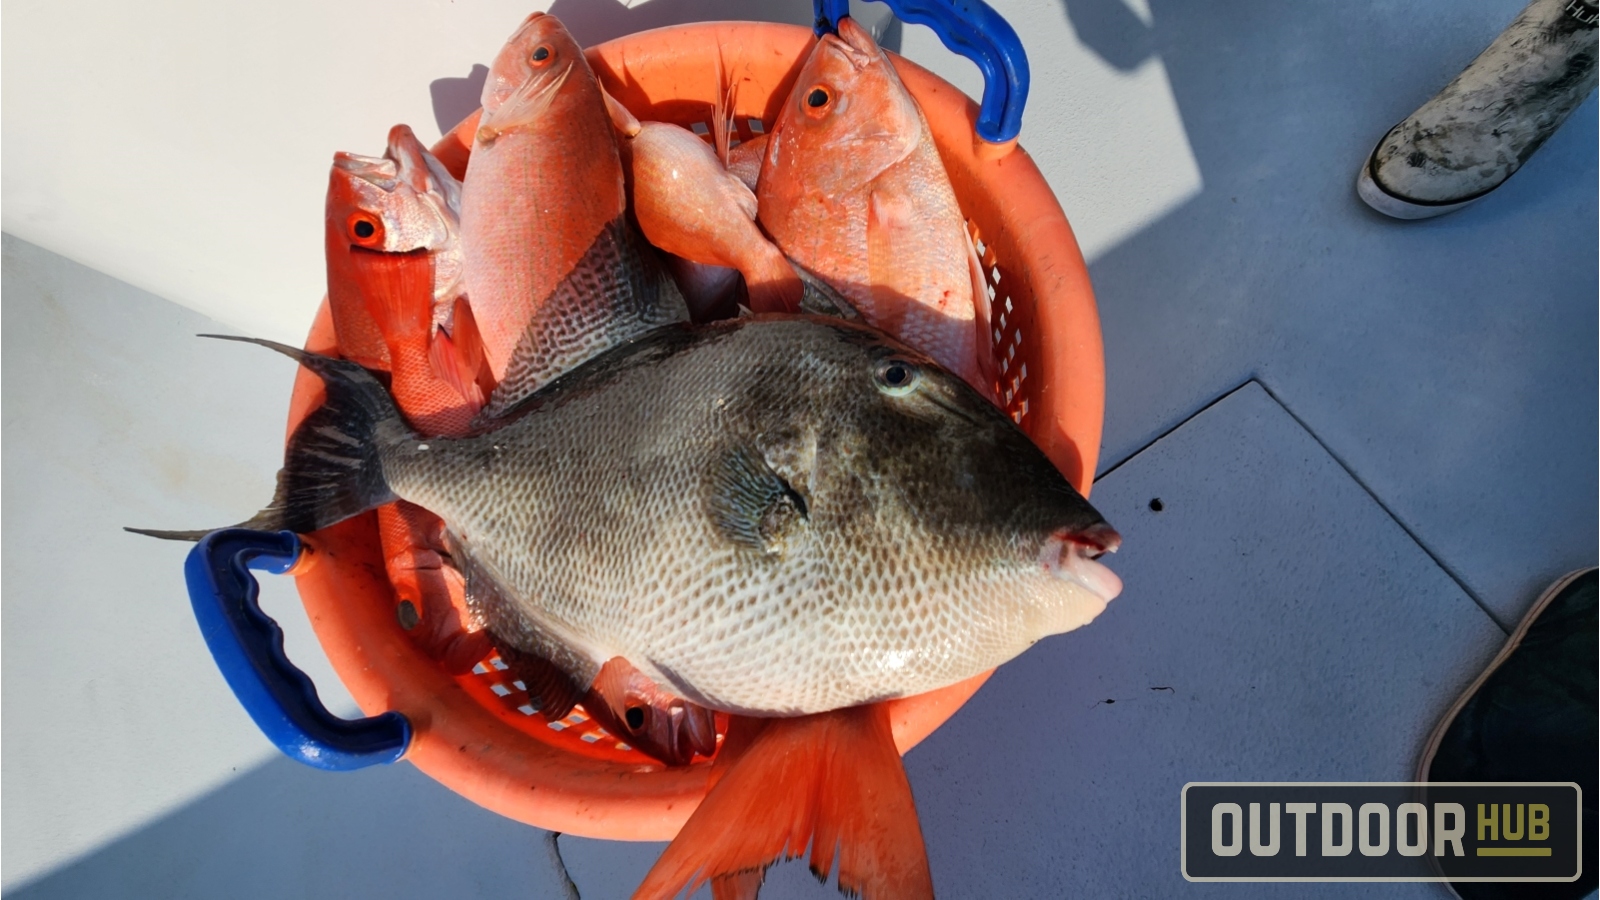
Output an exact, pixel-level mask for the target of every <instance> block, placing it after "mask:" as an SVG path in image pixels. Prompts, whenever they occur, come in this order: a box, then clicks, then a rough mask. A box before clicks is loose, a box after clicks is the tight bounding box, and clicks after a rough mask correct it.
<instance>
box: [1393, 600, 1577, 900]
mask: <svg viewBox="0 0 1600 900" xmlns="http://www.w3.org/2000/svg"><path fill="white" fill-rule="evenodd" d="M1596 582H1597V578H1596V570H1594V569H1584V570H1581V571H1578V572H1573V573H1571V574H1570V575H1567V576H1565V577H1564V578H1562V579H1560V580H1559V581H1557V582H1556V583H1555V584H1553V585H1551V586H1550V587H1549V589H1547V590H1546V591H1545V592H1544V593H1543V594H1542V595H1540V597H1539V599H1538V600H1537V601H1536V602H1535V603H1534V604H1533V608H1532V609H1530V610H1529V611H1528V614H1527V615H1526V616H1524V617H1523V618H1522V622H1521V623H1520V624H1519V625H1518V626H1517V630H1516V631H1514V632H1512V634H1511V638H1510V639H1509V640H1507V641H1506V644H1505V646H1504V647H1503V648H1501V650H1500V653H1499V655H1497V656H1496V657H1495V658H1494V660H1493V661H1492V662H1490V663H1489V667H1488V668H1487V669H1485V670H1484V672H1483V674H1482V675H1479V676H1478V678H1477V680H1476V681H1474V682H1472V685H1471V686H1470V687H1468V688H1467V690H1466V693H1464V694H1462V695H1461V698H1460V699H1458V700H1457V701H1456V702H1455V704H1454V705H1453V706H1451V707H1450V710H1449V712H1447V713H1445V716H1444V718H1443V720H1441V721H1440V723H1439V726H1438V727H1437V728H1435V729H1434V731H1433V734H1432V736H1430V737H1429V738H1428V743H1427V745H1426V747H1425V748H1424V749H1423V752H1422V764H1421V766H1420V771H1419V773H1418V777H1417V780H1418V781H1573V782H1577V784H1578V786H1579V787H1581V788H1582V789H1583V839H1584V847H1583V875H1582V877H1580V878H1579V879H1578V880H1577V881H1575V882H1559V883H1556V882H1550V883H1536V884H1514V883H1496V882H1462V883H1452V884H1451V885H1450V887H1451V889H1452V890H1454V891H1455V892H1456V895H1457V896H1458V897H1460V898H1462V900H1501V898H1506V900H1510V898H1533V900H1541V898H1548V900H1569V898H1570V900H1576V898H1579V897H1583V896H1585V895H1587V894H1588V893H1589V892H1591V891H1593V890H1594V889H1595V884H1596V877H1595V875H1596V868H1597V861H1596V851H1595V848H1596V840H1595V837H1596V834H1595V829H1596V828H1597V827H1600V820H1597V816H1596V804H1595V800H1596V797H1595V781H1596V778H1595V773H1596V760H1597V759H1600V718H1597V716H1600V708H1597V706H1596V691H1597V688H1600V672H1597V668H1596V667H1597V664H1600V663H1597V652H1596V646H1597V645H1596V638H1597V633H1600V629H1597V625H1596V615H1595V598H1596Z"/></svg>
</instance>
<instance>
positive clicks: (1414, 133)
mask: <svg viewBox="0 0 1600 900" xmlns="http://www.w3.org/2000/svg"><path fill="white" fill-rule="evenodd" d="M1597 19H1600V15H1597V10H1596V4H1595V2H1594V0H1533V2H1532V3H1529V4H1528V6H1527V8H1526V9H1524V10H1523V11H1522V14H1521V15H1519V16H1517V19H1516V21H1514V22H1512V23H1511V24H1510V26H1508V27H1507V28H1506V30H1505V31H1503V32H1501V33H1500V36H1499V37H1497V38H1495V40H1494V43H1492V44H1490V45H1489V48H1488V49H1487V50H1485V51H1483V52H1482V53H1480V54H1478V58H1477V59H1475V60H1473V61H1472V64H1471V65H1469V66H1467V68H1466V69H1465V70H1464V71H1463V72H1462V73H1461V74H1460V75H1458V76H1456V80H1454V81H1452V82H1450V83H1449V84H1447V85H1445V88H1444V90H1442V91H1440V92H1439V93H1437V94H1435V95H1434V97H1433V99H1432V100H1429V101H1428V102H1427V103H1425V104H1423V106H1422V108H1421V109H1419V110H1417V111H1416V112H1414V113H1412V114H1411V115H1410V116H1408V117H1407V118H1406V120H1405V121H1403V122H1401V123H1400V124H1399V125H1396V126H1395V127H1393V128H1391V129H1389V133H1388V134H1386V135H1384V136H1383V140H1381V141H1379V142H1378V145H1377V146H1376V147H1374V148H1373V149H1372V155H1371V156H1370V157H1368V158H1367V163H1366V165H1364V166H1362V167H1361V174H1360V176H1359V177H1358V178H1357V179H1356V193H1358V194H1359V195H1360V196H1361V199H1362V200H1365V201H1366V203H1367V205H1368V206H1370V207H1372V208H1373V209H1375V210H1377V211H1378V212H1381V213H1383V214H1384V215H1386V216H1393V217H1394V218H1397V219H1426V218H1430V217H1432V216H1438V215H1443V214H1445V213H1447V212H1452V211H1454V210H1457V209H1460V208H1461V207H1463V206H1466V205H1467V204H1468V203H1471V202H1472V201H1474V200H1477V199H1478V198H1480V197H1482V196H1484V195H1485V194H1487V193H1489V192H1490V191H1492V190H1494V189H1495V188H1497V187H1499V186H1500V185H1502V184H1504V183H1505V180H1506V179H1507V178H1510V177H1511V175H1512V173H1514V172H1516V171H1517V169H1519V168H1521V167H1522V164H1523V163H1525V162H1527V161H1528V157H1530V156H1532V155H1533V153H1534V151H1535V150H1538V149H1539V147H1540V146H1541V145H1542V144H1544V142H1545V139H1546V138H1548V137H1550V135H1552V134H1554V133H1555V130H1556V129H1557V128H1559V127H1561V123H1562V122H1565V121H1566V120H1567V116H1569V115H1571V114H1572V111H1573V110H1574V109H1577V108H1578V105H1579V104H1581V103H1582V102H1583V101H1584V99H1585V98H1587V97H1588V96H1589V94H1590V93H1591V92H1593V91H1594V87H1595V37H1596V27H1595V25H1596V21H1597Z"/></svg>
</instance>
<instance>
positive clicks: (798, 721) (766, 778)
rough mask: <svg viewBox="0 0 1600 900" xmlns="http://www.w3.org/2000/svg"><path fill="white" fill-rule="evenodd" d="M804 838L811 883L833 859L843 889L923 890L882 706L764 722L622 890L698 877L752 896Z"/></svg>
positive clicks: (921, 863) (656, 890) (665, 889)
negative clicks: (638, 878)
mask: <svg viewBox="0 0 1600 900" xmlns="http://www.w3.org/2000/svg"><path fill="white" fill-rule="evenodd" d="M733 739H734V736H733V735H732V734H730V735H729V742H731V741H733ZM728 749H731V748H729V747H727V746H725V747H724V750H728ZM807 845H809V846H810V847H811V858H810V867H811V871H812V873H813V874H815V875H817V877H818V878H824V879H825V878H827V877H828V873H829V872H830V871H831V870H832V869H833V867H834V863H835V861H837V863H838V871H839V890H840V891H841V892H842V893H844V894H846V895H849V896H859V897H862V898H864V900H926V898H931V897H932V896H933V878H932V875H931V874H930V872H929V869H928V856H927V850H926V848H925V847H924V845H923V842H922V828H921V826H920V825H919V824H918V823H917V810H916V804H915V803H914V802H913V801H912V799H911V784H910V782H908V781H907V780H906V773H905V768H904V767H903V766H902V765H901V763H900V755H899V753H898V752H896V750H895V745H894V735H893V733H892V732H891V730H890V727H889V713H888V707H887V706H886V705H885V704H881V703H878V704H872V705H869V706H858V707H854V708H851V709H841V710H835V711H833V712H826V713H818V714H816V715H810V716H800V717H797V718H792V719H771V720H767V721H766V722H765V727H763V728H762V729H761V731H760V733H759V734H757V735H756V736H755V737H754V739H753V740H752V741H751V742H750V744H749V746H748V748H747V749H745V750H744V752H743V753H741V754H739V756H738V758H737V759H735V760H734V761H733V763H732V765H731V766H729V767H728V769H727V771H726V774H724V775H722V777H721V779H719V780H718V781H717V782H716V783H715V785H714V786H713V787H712V789H711V791H710V793H708V794H707V795H706V798H705V800H703V801H701V803H700V807H699V808H698V809H696V810H695V812H694V815H692V816H690V817H689V821H688V822H687V823H685V824H684V826H683V830H682V831H679V832H678V836H677V837H676V838H674V839H673V841H672V843H671V844H670V845H669V846H668V847H667V849H666V851H665V852H664V853H662V854H661V858H660V859H658V860H657V861H656V864H655V866H654V867H653V868H652V869H651V870H650V873H649V874H648V875H647V876H645V880H644V883H643V884H642V885H640V886H639V889H638V890H637V891H635V892H634V895H633V897H634V900H666V898H670V897H676V896H678V895H679V893H680V892H684V893H692V892H693V891H694V890H695V889H696V888H698V887H699V886H700V885H701V884H704V883H705V882H707V881H710V882H711V883H712V887H713V890H714V891H715V892H716V896H718V897H719V898H721V897H728V898H749V897H753V896H754V888H755V887H757V886H759V884H760V876H761V873H762V872H764V871H765V869H766V867H767V866H769V865H771V864H772V863H773V862H776V861H778V860H780V859H789V858H793V857H796V856H799V855H801V854H802V853H804V852H805V849H806V847H807Z"/></svg>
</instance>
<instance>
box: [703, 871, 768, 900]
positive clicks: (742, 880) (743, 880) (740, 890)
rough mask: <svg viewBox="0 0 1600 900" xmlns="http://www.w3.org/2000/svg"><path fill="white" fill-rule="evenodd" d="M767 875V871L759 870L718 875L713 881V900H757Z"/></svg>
mask: <svg viewBox="0 0 1600 900" xmlns="http://www.w3.org/2000/svg"><path fill="white" fill-rule="evenodd" d="M766 874H767V873H766V870H765V869H757V870H756V871H753V872H736V873H734V874H732V875H718V876H717V877H716V878H713V879H711V900H756V897H757V895H759V894H760V893H761V882H763V881H765V880H766Z"/></svg>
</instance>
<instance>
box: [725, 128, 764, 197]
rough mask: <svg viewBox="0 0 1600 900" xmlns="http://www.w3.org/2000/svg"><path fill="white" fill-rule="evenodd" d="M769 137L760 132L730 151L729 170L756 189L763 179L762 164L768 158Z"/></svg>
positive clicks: (747, 185)
mask: <svg viewBox="0 0 1600 900" xmlns="http://www.w3.org/2000/svg"><path fill="white" fill-rule="evenodd" d="M767 142H768V137H767V135H765V134H758V135H756V136H755V137H752V138H751V139H750V140H748V141H743V142H741V143H740V144H739V146H737V147H734V148H733V149H732V150H729V151H728V162H727V166H728V171H729V172H730V173H732V174H733V177H735V178H737V179H739V180H740V181H742V182H744V186H745V187H747V188H749V189H750V190H752V191H754V190H755V189H756V185H757V183H758V182H759V181H760V180H761V164H762V163H763V162H764V161H766V158H767Z"/></svg>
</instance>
